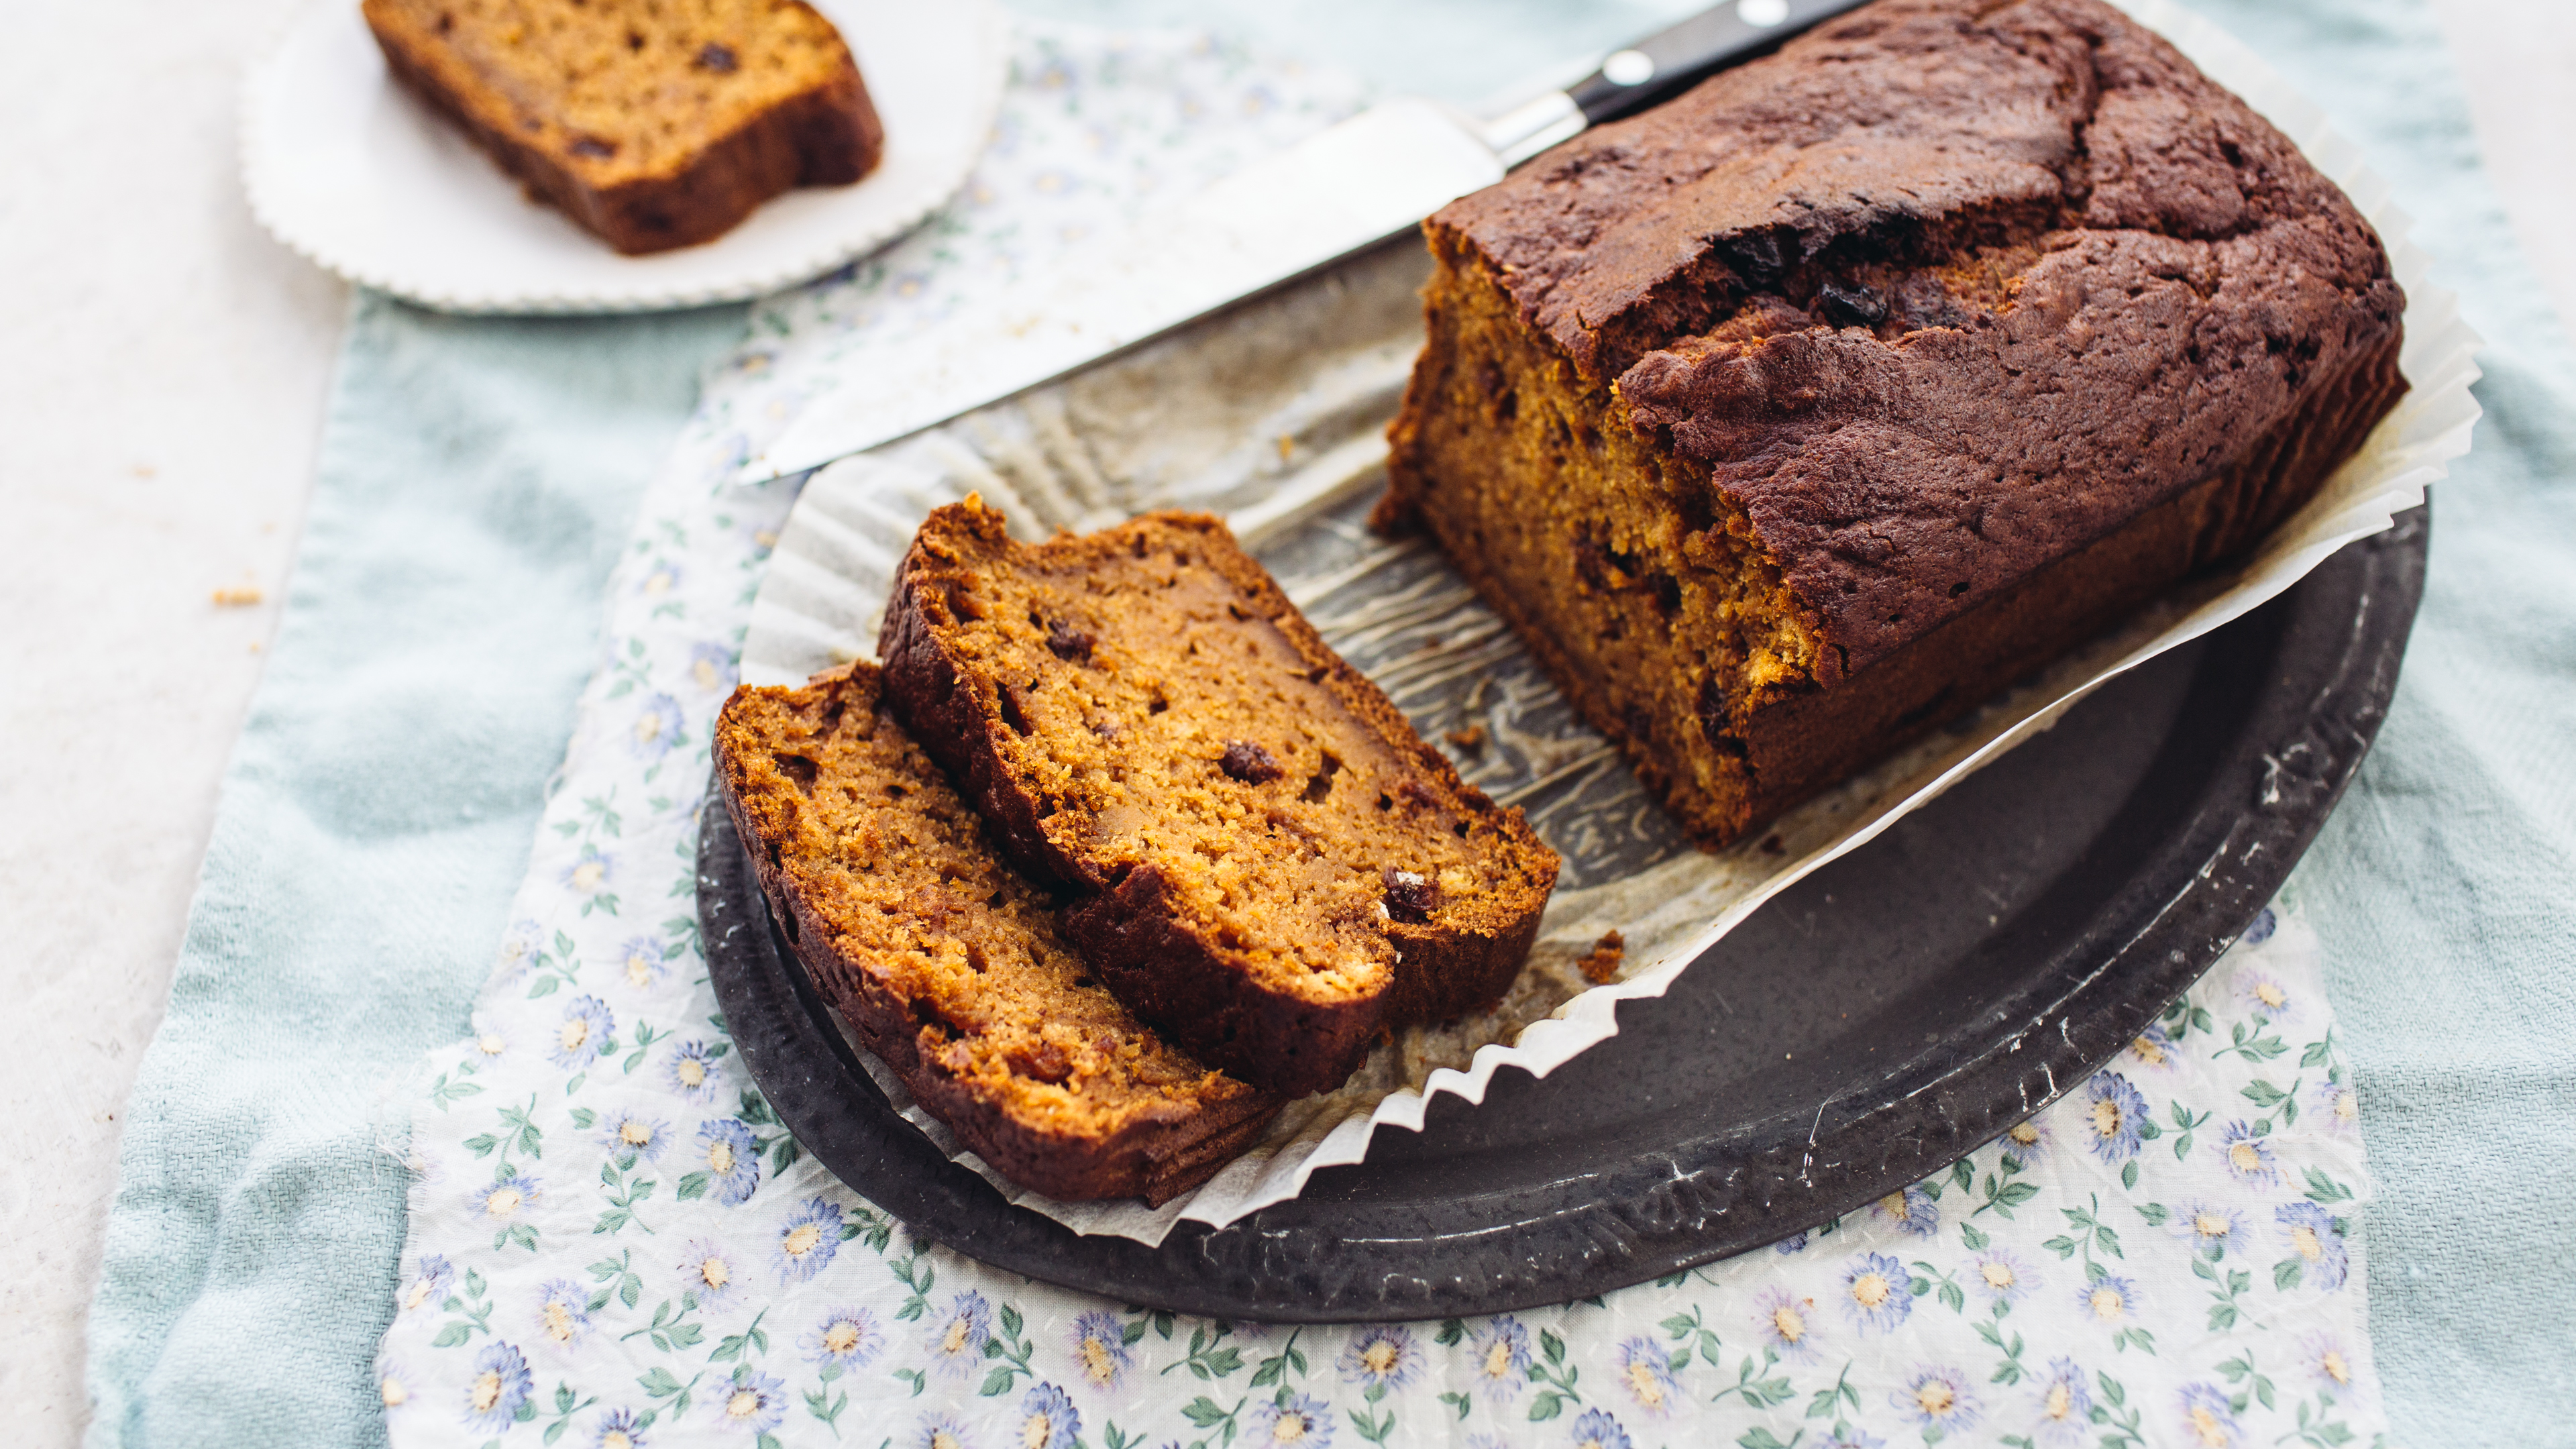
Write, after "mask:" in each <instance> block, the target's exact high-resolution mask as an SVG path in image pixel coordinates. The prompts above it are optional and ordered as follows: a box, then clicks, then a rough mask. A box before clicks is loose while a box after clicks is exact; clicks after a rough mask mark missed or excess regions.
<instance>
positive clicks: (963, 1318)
mask: <svg viewBox="0 0 2576 1449" xmlns="http://www.w3.org/2000/svg"><path fill="white" fill-rule="evenodd" d="M992 1341H993V1305H992V1304H990V1303H987V1302H985V1301H984V1295H983V1294H981V1293H978V1292H975V1291H974V1290H973V1289H968V1290H967V1291H966V1292H963V1293H960V1294H958V1295H957V1299H956V1301H955V1302H954V1303H951V1304H950V1305H949V1307H948V1314H947V1316H946V1317H944V1318H941V1319H939V1320H938V1321H937V1322H935V1323H933V1324H931V1326H930V1363H931V1367H933V1368H934V1369H936V1370H938V1371H939V1372H940V1373H942V1374H944V1375H946V1376H947V1377H949V1378H952V1379H962V1378H965V1377H967V1376H968V1375H970V1374H972V1373H974V1372H975V1370H976V1369H977V1368H978V1367H980V1366H982V1364H983V1362H984V1345H985V1344H987V1343H990V1342H992Z"/></svg>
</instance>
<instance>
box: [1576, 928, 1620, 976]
mask: <svg viewBox="0 0 2576 1449" xmlns="http://www.w3.org/2000/svg"><path fill="white" fill-rule="evenodd" d="M1627 957H1628V943H1627V942H1626V941H1624V940H1622V939H1620V936H1619V933H1618V932H1616V931H1604V932H1602V933H1601V939H1600V940H1599V941H1597V942H1595V943H1593V947H1592V949H1591V951H1589V952H1588V953H1586V954H1585V955H1584V957H1583V959H1582V960H1580V961H1577V962H1575V963H1574V969H1575V970H1577V971H1580V972H1582V973H1583V979H1584V980H1586V981H1589V982H1591V983H1592V984H1593V985H1595V986H1600V985H1604V984H1606V983H1608V982H1611V981H1614V980H1617V979H1618V976H1619V963H1620V962H1622V961H1624V960H1626V959H1627Z"/></svg>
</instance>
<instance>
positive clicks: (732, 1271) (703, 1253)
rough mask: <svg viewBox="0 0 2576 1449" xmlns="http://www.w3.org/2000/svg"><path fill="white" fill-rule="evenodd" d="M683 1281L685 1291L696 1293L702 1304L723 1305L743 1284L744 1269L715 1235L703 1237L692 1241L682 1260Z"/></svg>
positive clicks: (703, 1306)
mask: <svg viewBox="0 0 2576 1449" xmlns="http://www.w3.org/2000/svg"><path fill="white" fill-rule="evenodd" d="M680 1282H681V1284H682V1285H683V1290H682V1291H684V1292H687V1293H690V1294H692V1295H694V1296H695V1297H696V1298H697V1300H698V1306H699V1307H701V1308H722V1307H724V1306H725V1305H726V1304H727V1303H730V1302H732V1301H733V1295H734V1290H735V1289H736V1288H737V1287H739V1286H741V1283H742V1270H741V1269H740V1268H738V1267H736V1266H735V1264H734V1258H733V1252H732V1250H731V1249H728V1248H727V1247H725V1245H724V1244H722V1243H719V1242H716V1241H715V1240H714V1239H712V1238H700V1239H698V1240H697V1241H695V1242H693V1243H691V1244H689V1251H688V1252H687V1254H686V1255H684V1256H683V1257H682V1258H681V1259H680Z"/></svg>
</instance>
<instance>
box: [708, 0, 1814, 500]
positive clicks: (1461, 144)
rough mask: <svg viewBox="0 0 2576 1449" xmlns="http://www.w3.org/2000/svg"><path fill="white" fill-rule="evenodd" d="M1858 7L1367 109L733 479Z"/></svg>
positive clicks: (1266, 279) (1227, 291)
mask: <svg viewBox="0 0 2576 1449" xmlns="http://www.w3.org/2000/svg"><path fill="white" fill-rule="evenodd" d="M1860 3H1862V0H1727V3H1725V4H1722V5H1719V6H1716V7H1715V8H1713V9H1709V10H1705V11H1702V12H1700V13H1699V14H1697V15H1694V16H1692V17H1690V18H1689V19H1687V20H1684V21H1682V22H1680V23H1679V24H1676V25H1673V26H1670V27H1668V28H1667V29H1664V30H1662V31H1659V32H1657V33H1656V34H1654V35H1652V36H1649V37H1647V38H1646V39H1644V40H1640V41H1638V42H1637V43H1636V44H1635V45H1632V46H1629V47H1628V48H1626V49H1624V50H1619V51H1615V52H1613V53H1612V54H1611V55H1609V56H1608V57H1607V58H1605V59H1604V60H1603V61H1602V62H1601V65H1600V68H1599V69H1597V70H1595V71H1593V72H1592V73H1591V74H1590V75H1588V76H1585V77H1584V78H1583V79H1582V80H1580V81H1577V82H1575V83H1574V84H1573V85H1572V86H1570V87H1568V88H1566V89H1565V90H1562V91H1552V92H1549V93H1548V94H1546V95H1543V96H1540V97H1538V98H1536V99H1535V100H1531V101H1528V102H1526V103H1524V104H1521V105H1518V106H1515V107H1513V108H1512V109H1510V110H1508V111H1506V112H1504V113H1503V114H1501V115H1499V116H1496V117H1494V118H1493V119H1491V120H1489V121H1484V122H1478V121H1475V120H1472V119H1470V118H1469V117H1467V116H1465V115H1464V114H1462V113H1460V112H1457V111H1454V110H1452V109H1450V108H1449V107H1446V106H1443V105H1440V104H1438V103H1436V102H1433V101H1428V100H1424V99H1421V98H1419V97H1410V96H1407V97H1398V98H1396V99H1394V100H1390V101H1386V102H1383V103H1381V104H1379V105H1376V106H1372V107H1370V108H1369V109H1367V110H1365V111H1362V112H1361V113H1359V114H1358V115H1356V116H1353V117H1352V118H1350V119H1349V120H1347V121H1344V122H1342V123H1341V124H1339V125H1337V126H1333V127H1331V128H1329V129H1327V130H1325V131H1322V132H1319V133H1318V134H1316V135H1314V136H1311V137H1309V138H1307V139H1306V140H1305V141H1302V142H1300V143H1298V144H1297V145H1295V146H1291V147H1289V148H1288V149H1287V150H1285V151H1282V152H1279V153H1278V154H1276V155H1273V156H1270V157H1267V158H1265V159H1263V160H1261V161H1259V162H1256V163H1254V164H1253V165H1251V166H1248V167H1245V168H1244V169H1243V170H1241V171H1238V172H1236V173H1235V174H1233V175H1231V176H1229V177H1227V178H1225V179H1224V180H1223V181H1220V182H1217V183H1216V184H1215V185H1213V186H1210V187H1208V188H1206V189H1205V190H1202V191H1200V192H1198V193H1196V194H1195V195H1193V196H1191V197H1189V198H1188V199H1186V200H1184V201H1181V202H1179V203H1176V204H1174V205H1172V206H1170V207H1167V208H1165V209H1162V210H1160V211H1158V212H1152V213H1148V214H1147V215H1145V216H1144V217H1141V218H1139V220H1138V221H1137V222H1136V223H1135V225H1134V226H1133V227H1132V229H1130V230H1128V231H1126V232H1124V233H1121V234H1120V235H1119V236H1117V237H1116V238H1114V239H1112V240H1111V241H1110V242H1109V243H1107V244H1104V245H1099V246H1095V247H1092V248H1088V249H1086V251H1085V252H1084V254H1083V260H1082V265H1080V266H1078V267H1067V268H1065V269H1064V270H1062V271H1059V272H1052V273H1048V274H1045V275H1041V276H1038V277H1035V278H1032V279H1029V280H1027V281H1025V282H1023V283H1022V284H1020V285H1017V286H1015V287H1014V288H1012V289H1011V290H1010V291H1008V292H1006V293H1004V294H1002V295H1000V296H999V297H997V298H995V299H993V300H992V301H991V303H990V304H988V305H985V306H982V307H979V308H977V309H976V310H975V312H974V313H972V314H970V315H969V316H967V317H963V318H958V319H955V320H954V322H953V323H952V324H951V325H948V326H945V327H942V328H941V329H940V330H939V331H937V332H936V333H933V334H932V335H931V336H930V337H929V338H928V339H926V340H925V341H924V343H923V344H922V345H919V346H915V347H907V348H879V349H875V350H874V355H873V356H872V357H870V358H868V359H866V360H864V361H861V362H859V363H858V364H857V365H856V366H854V367H852V368H850V369H849V370H848V371H846V372H844V373H843V374H841V376H840V377H839V378H838V379H836V381H835V382H834V384H833V386H831V387H830V388H829V389H827V390H825V391H823V392H820V393H817V394H815V395H814V396H813V397H811V398H809V399H807V400H806V403H805V406H804V407H803V409H802V410H800V411H799V412H798V414H797V416H796V418H795V419H794V420H793V421H792V422H791V423H790V424H789V425H788V426H787V428H786V429H785V430H784V431H783V432H781V433H780V435H779V436H778V438H777V439H776V440H775V441H773V442H772V443H771V444H770V445H769V447H768V448H767V449H766V450H764V451H763V452H761V453H758V454H755V455H753V456H752V457H751V458H750V459H749V460H748V461H746V462H745V464H744V465H743V467H742V469H741V471H740V473H739V474H738V475H737V476H738V477H740V478H741V479H742V480H743V481H746V482H756V481H759V480H763V479H769V478H779V477H784V476H786V475H788V474H791V473H799V472H802V471H804V470H806V469H808V468H816V467H820V466H822V465H823V464H825V463H829V462H832V461H834V460H835V459H839V458H844V457H847V456H849V455H850V454H852V453H857V452H863V451H865V450H867V449H869V448H873V447H876V446H877V445H878V444H880V443H888V442H892V441H893V440H895V439H897V438H901V437H905V436H908V435H910V434H912V433H916V432H919V431H921V430H922V429H924V428H928V427H933V426H936V425H937V424H939V423H943V422H946V421H947V420H949V419H950V418H953V417H956V416H957V415H959V414H960V413H964V412H969V411H971V410H973V409H975V408H979V407H982V406H984V405H985V404H987V403H991V402H998V401H1000V400H1001V399H1003V398H1006V397H1009V396H1011V395H1013V394H1015V393H1019V392H1023V391H1025V390H1027V389H1029V388H1032V387H1035V386H1037V385H1038V384H1040V383H1043V382H1048V381H1051V380H1053V379H1055V378H1058V377H1062V376H1063V375H1065V374H1066V373H1068V372H1072V371H1075V370H1076V369H1079V368H1081V367H1084V366H1086V365H1088V364H1090V363H1093V362H1096V361H1099V360H1100V359H1101V358H1103V357H1106V356H1109V355H1110V354H1112V353H1114V352H1119V351H1122V350H1124V349H1126V348H1129V347H1133V346H1135V345H1137V344H1138V343H1141V342H1145V341H1148V340H1150V339H1152V338H1154V337H1157V336H1160V335H1161V334H1163V333H1165V332H1168V331H1170V330H1171V329H1173V328H1175V327H1178V326H1180V325H1182V324H1183V323H1186V322H1189V321H1192V320H1194V319H1196V318H1199V317H1203V316H1206V315H1207V314H1208V313H1210V312H1214V311H1217V310H1219V309H1221V308H1223V307H1226V306H1229V305H1231V304H1233V303H1235V302H1239V301H1242V300H1244V299H1245V298H1247V297H1250V296H1254V295H1256V294H1258V293H1261V292H1264V291H1267V290H1269V289H1271V288H1273V287H1277V286H1280V285H1282V284H1284V283H1287V282H1291V281H1294V280H1296V279H1297V278H1299V277H1301V276H1304V275H1306V274H1308V273H1310V272H1313V271H1315V270H1317V269H1319V268H1321V267H1325V266H1329V265H1331V264H1332V263H1333V262H1335V261H1338V260H1340V259H1341V258H1343V257H1346V256H1349V255H1350V254H1351V253H1353V252H1357V251H1360V250H1363V249H1364V248H1367V247H1369V246H1373V245H1375V244H1376V243H1378V242H1381V241H1385V240H1386V239H1388V238H1390V237H1393V236H1396V235H1398V234H1400V233H1402V232H1405V231H1408V230H1410V229H1411V228H1413V227H1414V226H1416V225H1418V224H1419V223H1420V222H1421V220H1422V218H1424V217H1426V216H1429V215H1430V214H1431V213H1432V212H1435V211H1437V210H1439V209H1440V208H1441V207H1443V206H1446V205H1447V204H1449V203H1450V202H1451V201H1454V200H1456V199H1457V198H1459V197H1461V196H1464V195H1466V194H1467V193H1469V192H1471V191H1477V190H1481V189H1483V188H1484V187H1487V186H1491V185H1493V184H1494V183H1495V182H1497V181H1500V180H1502V179H1503V175H1504V173H1505V172H1506V171H1508V170H1510V169H1511V168H1512V167H1514V166H1517V165H1519V164H1521V163H1522V162H1524V161H1527V160H1529V159H1530V158H1532V157H1534V156H1536V155H1538V154H1539V153H1540V152H1542V151H1545V150H1547V149H1548V148H1549V147H1551V146H1554V145H1556V144H1558V143H1559V142H1561V141H1565V140H1568V139H1570V138H1572V137H1574V136H1577V135H1580V134H1581V133H1582V132H1583V131H1584V129H1585V128H1587V127H1589V126H1592V125H1595V124H1598V123H1599V122H1602V121H1608V120H1614V119H1616V118H1618V117H1620V116H1624V115H1628V114H1630V113H1631V112H1634V111H1639V110H1643V109H1644V108H1646V107H1648V106H1651V105H1654V104H1655V103H1657V102H1659V101H1663V100H1667V99H1669V98H1671V97H1672V96H1675V95H1678V94H1679V93H1680V92H1681V91H1683V90H1684V89H1686V88H1688V87H1689V86H1690V85H1692V84H1693V83H1695V82H1697V81H1699V80H1701V79H1703V78H1705V77H1706V76H1708V75H1709V74H1710V73H1711V72H1713V71H1716V70H1719V69H1721V68H1723V67H1725V66H1727V65H1730V64H1733V63H1735V62H1737V61H1742V60H1746V59H1750V58H1751V57H1753V56H1755V55H1759V54H1761V53H1763V52H1765V51H1768V50H1770V49H1772V48H1773V47H1775V46H1777V45H1778V44H1779V43H1780V42H1781V41H1783V40H1785V39H1787V38H1788V37H1789V36H1791V35H1794V34H1796V33H1797V32H1799V31H1801V30H1804V29H1806V28H1807V27H1809V26H1811V25H1814V24H1816V23H1817V22H1819V21H1823V20H1827V19H1830V18H1832V17H1833V16H1835V15H1839V14H1841V13H1842V12H1844V11H1846V10H1850V9H1853V8H1854V7H1856V6H1857V5H1859V4H1860Z"/></svg>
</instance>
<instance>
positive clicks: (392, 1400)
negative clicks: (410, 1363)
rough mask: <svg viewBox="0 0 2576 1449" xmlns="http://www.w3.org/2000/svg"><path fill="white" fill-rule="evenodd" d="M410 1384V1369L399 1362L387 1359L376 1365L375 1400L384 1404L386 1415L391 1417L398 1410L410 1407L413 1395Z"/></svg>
mask: <svg viewBox="0 0 2576 1449" xmlns="http://www.w3.org/2000/svg"><path fill="white" fill-rule="evenodd" d="M412 1384H413V1379H412V1376H411V1370H409V1369H407V1368H404V1367H403V1366H402V1365H401V1364H398V1363H394V1362H392V1361H391V1360H387V1361H386V1362H385V1363H383V1364H380V1365H378V1366H377V1368H376V1401H377V1402H378V1403H381V1404H383V1405H384V1406H385V1413H386V1415H387V1416H388V1417H391V1416H392V1415H393V1414H395V1413H396V1412H398V1411H400V1410H403V1409H408V1408H410V1407H411V1402H412V1397H413V1389H412Z"/></svg>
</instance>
